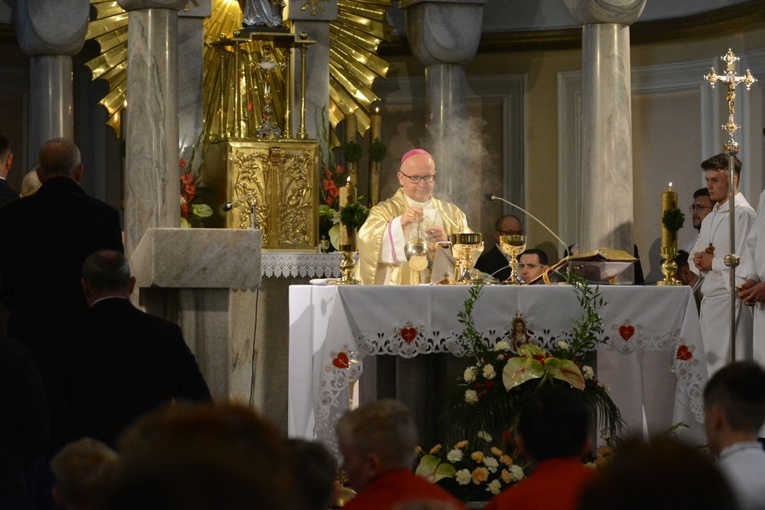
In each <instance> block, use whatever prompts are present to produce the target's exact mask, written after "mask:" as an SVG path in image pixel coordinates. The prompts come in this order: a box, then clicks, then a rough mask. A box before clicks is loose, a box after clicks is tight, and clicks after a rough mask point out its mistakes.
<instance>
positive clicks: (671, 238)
mask: <svg viewBox="0 0 765 510" xmlns="http://www.w3.org/2000/svg"><path fill="white" fill-rule="evenodd" d="M677 203H678V200H677V192H675V191H672V183H671V182H670V183H669V187H668V188H667V189H666V190H665V191H664V192H662V194H661V217H662V220H663V218H664V213H665V212H666V211H667V210H669V209H677ZM661 247H662V248H673V247H674V248H677V231H670V230H668V229H667V227H665V226H664V221H662V222H661Z"/></svg>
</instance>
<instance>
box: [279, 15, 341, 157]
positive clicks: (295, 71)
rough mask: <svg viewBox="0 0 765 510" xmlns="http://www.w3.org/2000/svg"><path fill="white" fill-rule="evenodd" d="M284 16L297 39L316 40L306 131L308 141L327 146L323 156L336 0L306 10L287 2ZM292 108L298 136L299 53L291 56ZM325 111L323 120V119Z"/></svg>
mask: <svg viewBox="0 0 765 510" xmlns="http://www.w3.org/2000/svg"><path fill="white" fill-rule="evenodd" d="M284 17H285V19H287V20H290V21H291V22H292V33H294V34H296V35H297V36H298V38H299V37H300V34H303V33H304V34H306V36H307V39H309V40H311V41H316V43H315V44H312V45H310V46H308V47H307V49H306V84H305V129H306V133H307V136H308V138H311V139H314V140H317V141H318V142H319V143H320V144H324V148H323V150H324V153H325V154H328V151H329V148H328V147H327V146H326V143H325V142H324V141H323V140H321V139H320V137H321V131H320V126H322V125H328V123H329V71H328V70H329V38H330V35H329V23H330V21H334V20H336V19H337V0H328V1H325V2H322V3H321V9H313V10H312V9H305V10H303V9H302V8H301V6H300V5H298V3H297V2H288V4H287V9H286V10H285V12H284ZM291 62H292V75H293V77H294V78H293V84H294V85H293V87H292V98H293V99H292V107H291V115H290V127H291V131H292V133H289V136H290V137H295V136H297V133H298V129H299V127H300V69H301V65H302V57H301V55H300V51H299V50H297V49H296V50H295V51H294V52H293V54H292V59H291ZM322 111H324V118H323V119H322Z"/></svg>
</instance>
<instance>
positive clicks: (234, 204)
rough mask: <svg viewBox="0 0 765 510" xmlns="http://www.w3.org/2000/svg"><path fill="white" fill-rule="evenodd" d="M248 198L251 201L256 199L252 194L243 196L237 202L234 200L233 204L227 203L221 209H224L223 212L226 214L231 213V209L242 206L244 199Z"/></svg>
mask: <svg viewBox="0 0 765 510" xmlns="http://www.w3.org/2000/svg"><path fill="white" fill-rule="evenodd" d="M246 198H250V199H252V198H255V197H253V196H252V193H247V194H246V195H243V196H241V197H239V198H237V199H236V200H234V201H233V202H226V203H225V204H223V206H222V207H221V209H223V211H224V212H229V211H230V210H231V209H233V208H234V206H237V205H239V204H240V203H242V202H243V201H244V199H246Z"/></svg>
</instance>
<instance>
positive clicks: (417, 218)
mask: <svg viewBox="0 0 765 510" xmlns="http://www.w3.org/2000/svg"><path fill="white" fill-rule="evenodd" d="M424 219H425V212H424V211H423V210H422V207H409V208H407V210H406V211H404V214H402V215H401V226H402V227H406V226H408V225H411V224H412V223H420V222H421V221H422V220H424Z"/></svg>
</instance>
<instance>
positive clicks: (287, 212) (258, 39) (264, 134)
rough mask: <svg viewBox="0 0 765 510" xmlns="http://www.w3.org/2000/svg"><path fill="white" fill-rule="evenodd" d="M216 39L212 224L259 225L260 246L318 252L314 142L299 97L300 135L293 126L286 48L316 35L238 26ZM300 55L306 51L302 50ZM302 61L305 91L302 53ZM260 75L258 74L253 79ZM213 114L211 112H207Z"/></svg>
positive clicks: (209, 163)
mask: <svg viewBox="0 0 765 510" xmlns="http://www.w3.org/2000/svg"><path fill="white" fill-rule="evenodd" d="M239 32H240V33H236V34H235V37H233V38H221V39H220V40H219V41H216V42H215V43H214V46H215V47H216V48H217V50H218V51H217V54H216V55H215V56H216V58H217V62H218V63H219V66H218V67H217V68H218V69H220V70H219V73H218V75H219V79H218V80H217V81H215V83H216V84H217V86H215V87H212V89H211V94H212V95H213V96H214V97H212V98H210V100H209V104H211V105H216V108H212V109H208V115H207V127H208V130H209V131H208V132H209V141H208V142H207V146H206V148H205V153H204V176H205V183H206V185H207V187H208V189H209V193H210V196H211V198H210V205H211V207H212V208H213V211H214V216H213V218H211V221H210V222H209V223H210V226H211V227H225V228H241V229H246V228H259V229H260V230H261V232H262V247H263V248H264V249H269V248H270V249H282V250H284V249H295V250H311V251H313V250H315V249H316V246H317V244H318V232H319V226H318V187H317V185H318V182H319V159H318V158H319V146H318V144H317V143H316V140H310V139H306V135H305V104H304V102H303V101H302V99H301V103H300V111H299V118H300V122H299V126H298V134H297V137H293V134H292V127H291V126H290V121H289V118H290V111H291V109H292V108H291V105H290V101H289V98H290V97H291V95H292V92H291V91H292V90H293V82H294V79H293V75H292V73H291V72H290V65H289V61H290V54H291V51H292V49H294V48H297V49H299V50H300V51H301V53H302V54H304V52H305V47H306V46H307V45H310V44H313V41H310V40H307V39H305V38H298V37H296V36H295V35H294V34H289V33H282V32H264V33H261V32H258V31H253V30H249V31H239ZM303 56H304V55H303ZM301 62H302V65H301V66H300V74H299V79H300V90H301V98H302V97H303V96H304V95H305V90H304V87H305V58H303V59H302V60H301ZM258 77H259V78H260V79H257V78H258ZM212 112H214V114H213V113H212Z"/></svg>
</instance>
